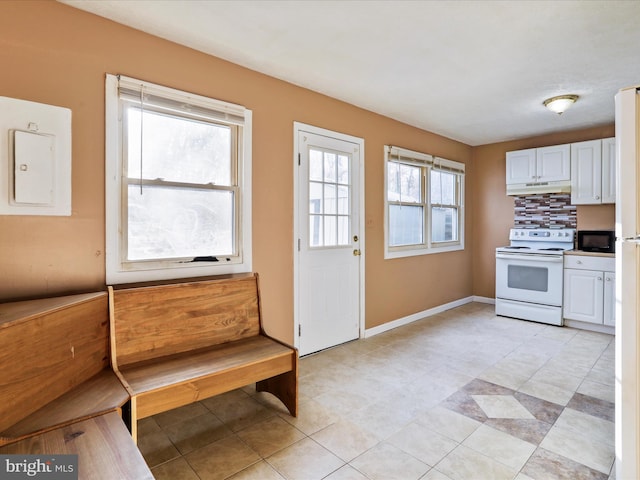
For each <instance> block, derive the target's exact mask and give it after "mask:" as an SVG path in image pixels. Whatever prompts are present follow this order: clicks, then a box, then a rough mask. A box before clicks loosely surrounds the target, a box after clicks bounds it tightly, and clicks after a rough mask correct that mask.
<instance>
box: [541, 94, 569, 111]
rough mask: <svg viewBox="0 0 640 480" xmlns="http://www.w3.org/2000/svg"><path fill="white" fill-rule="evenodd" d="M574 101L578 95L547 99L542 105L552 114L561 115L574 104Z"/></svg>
mask: <svg viewBox="0 0 640 480" xmlns="http://www.w3.org/2000/svg"><path fill="white" fill-rule="evenodd" d="M576 100H578V95H559V96H557V97H551V98H547V99H546V100H545V101H544V102H542V104H543V105H544V106H545V107H547V108H548V109H549V110H551V111H552V112H555V113H557V114H558V115H562V114H563V113H564V111H565V110H566V109H567V108H569V107H570V106H571V105H573V104H574V103H576Z"/></svg>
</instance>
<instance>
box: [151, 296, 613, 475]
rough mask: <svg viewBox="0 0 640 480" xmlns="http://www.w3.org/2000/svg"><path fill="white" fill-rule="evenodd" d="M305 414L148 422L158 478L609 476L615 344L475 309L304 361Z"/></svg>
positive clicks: (182, 411) (229, 401)
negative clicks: (294, 416)
mask: <svg viewBox="0 0 640 480" xmlns="http://www.w3.org/2000/svg"><path fill="white" fill-rule="evenodd" d="M299 374H300V384H299V392H300V413H299V416H298V418H292V417H290V416H289V415H288V413H287V412H286V411H285V409H284V407H283V406H282V405H280V404H279V402H278V400H276V399H275V398H274V397H272V396H271V395H269V394H264V393H256V392H255V389H253V388H249V387H247V388H244V389H241V390H236V391H234V392H231V393H228V394H225V395H220V396H218V397H214V398H211V399H208V400H204V401H201V402H199V403H195V404H192V405H188V406H186V407H182V408H178V409H176V410H173V411H170V412H166V413H163V414H159V415H156V416H155V417H151V418H147V419H144V420H142V421H141V422H140V423H139V447H140V449H141V451H142V452H143V455H144V457H145V459H146V460H147V462H148V464H149V465H150V467H151V468H152V471H153V474H154V475H155V477H156V478H157V479H171V480H180V479H189V480H191V479H203V480H204V479H207V480H209V479H224V478H231V479H234V480H239V479H259V480H269V479H283V478H284V479H291V480H293V479H301V480H314V479H323V478H324V479H328V480H347V479H354V480H355V479H381V480H387V479H402V480H413V479H424V480H447V479H450V480H469V479H479V480H483V479H487V480H499V479H516V480H529V479H534V480H553V479H567V480H569V479H571V480H581V479H590V480H599V479H602V480H607V479H609V478H613V476H614V472H613V462H614V424H613V421H614V418H613V415H614V404H613V401H614V389H613V379H614V341H613V337H612V336H609V335H604V334H598V333H592V332H587V331H581V330H575V329H570V328H558V327H553V326H548V325H541V324H536V323H532V322H525V321H519V320H513V319H508V318H503V317H496V316H495V315H494V313H493V306H492V305H485V304H480V303H471V304H468V305H464V306H462V307H459V308H456V309H453V310H449V311H447V312H445V313H442V314H439V315H436V316H433V317H429V318H427V319H424V320H421V321H418V322H414V323H412V324H410V325H407V326H404V327H400V328H397V329H394V330H391V331H388V332H386V333H383V334H380V335H377V336H374V337H371V338H369V339H364V340H358V341H354V342H351V343H348V344H345V345H342V346H340V347H336V348H333V349H330V350H327V351H325V352H321V353H319V354H316V355H312V356H308V357H305V358H303V359H301V361H300V373H299Z"/></svg>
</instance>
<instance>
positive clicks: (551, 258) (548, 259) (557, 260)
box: [496, 253, 562, 263]
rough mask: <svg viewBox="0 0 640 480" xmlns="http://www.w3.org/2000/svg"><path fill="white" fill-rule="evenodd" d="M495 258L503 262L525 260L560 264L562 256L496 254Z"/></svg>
mask: <svg viewBox="0 0 640 480" xmlns="http://www.w3.org/2000/svg"><path fill="white" fill-rule="evenodd" d="M496 258H501V259H504V260H526V261H529V262H544V263H562V256H556V255H518V254H512V253H496Z"/></svg>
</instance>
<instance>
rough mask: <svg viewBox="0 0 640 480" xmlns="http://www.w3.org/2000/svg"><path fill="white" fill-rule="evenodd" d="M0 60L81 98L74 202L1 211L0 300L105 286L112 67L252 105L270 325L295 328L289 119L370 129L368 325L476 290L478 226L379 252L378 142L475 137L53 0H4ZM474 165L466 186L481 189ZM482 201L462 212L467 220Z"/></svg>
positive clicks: (428, 145) (29, 78)
mask: <svg viewBox="0 0 640 480" xmlns="http://www.w3.org/2000/svg"><path fill="white" fill-rule="evenodd" d="M0 65H2V75H0V94H1V95H4V96H8V97H14V98H21V99H27V100H31V101H36V102H42V103H48V104H53V105H60V106H64V107H68V108H71V110H72V112H73V146H72V150H73V152H72V153H73V160H72V161H73V164H72V170H73V178H72V192H73V193H72V195H73V200H72V201H73V205H72V215H71V217H37V216H0V301H7V300H13V299H23V298H31V297H42V296H51V295H58V294H63V293H71V292H79V291H90V290H102V289H104V288H105V285H104V275H105V271H104V248H105V241H104V223H105V222H104V208H105V205H104V141H105V140H104V77H105V74H106V73H113V74H118V73H120V74H124V75H128V76H131V77H136V78H141V79H143V80H147V81H150V82H154V83H159V84H163V85H166V86H170V87H174V88H178V89H182V90H187V91H191V92H195V93H198V94H201V95H206V96H210V97H214V98H218V99H221V100H225V101H228V102H233V103H238V104H242V105H245V106H246V107H248V108H250V109H252V110H253V121H254V123H253V179H254V187H253V235H254V238H253V245H254V270H255V271H257V272H259V273H260V279H261V290H262V296H263V313H264V317H265V323H266V327H267V330H268V331H269V332H270V333H272V334H274V335H276V336H278V337H280V338H282V339H283V340H286V341H292V337H293V258H294V257H293V256H294V253H293V250H292V244H293V242H292V238H293V218H292V210H293V164H292V158H293V122H294V121H299V122H304V123H308V124H311V125H315V126H318V127H323V128H327V129H331V130H335V131H339V132H342V133H346V134H350V135H354V136H357V137H362V138H364V139H365V159H366V160H365V161H366V163H365V182H366V188H365V194H366V213H365V215H366V216H365V220H366V225H367V227H366V232H365V234H366V245H365V253H366V266H365V268H366V291H365V295H366V325H367V327H368V328H371V327H374V326H377V325H380V324H383V323H385V322H388V321H391V320H395V319H398V318H401V317H404V316H406V315H410V314H413V313H416V312H419V311H423V310H425V309H428V308H431V307H434V306H437V305H441V304H443V303H446V302H449V301H453V300H457V299H460V298H464V297H467V296H469V295H471V294H472V293H473V289H472V287H473V284H472V276H471V272H472V264H471V250H472V249H471V247H470V246H473V245H474V242H473V239H472V238H470V237H469V235H468V236H467V237H468V243H467V245H468V247H467V249H466V250H465V251H464V252H453V253H446V254H439V255H426V256H422V257H412V258H407V259H396V260H384V259H383V232H384V228H383V166H384V157H383V145H384V144H387V143H392V144H395V145H400V146H403V147H406V148H409V149H414V150H419V151H423V152H426V153H430V154H434V155H438V156H442V157H445V158H450V159H452V160H457V161H461V162H465V163H467V164H469V162H470V159H471V152H472V149H471V148H470V147H468V146H466V145H463V144H461V143H458V142H454V141H451V140H448V139H445V138H443V137H439V136H437V135H434V134H431V133H429V132H425V131H421V130H418V129H416V128H412V127H409V126H407V125H404V124H401V123H398V122H396V121H393V120H390V119H388V118H385V117H382V116H379V115H376V114H373V113H370V112H367V111H364V110H361V109H358V108H356V107H353V106H351V105H347V104H345V103H342V102H339V101H337V100H334V99H331V98H328V97H325V96H322V95H320V94H317V93H313V92H310V91H308V90H305V89H302V88H298V87H295V86H293V85H291V84H287V83H285V82H281V81H279V80H276V79H274V78H271V77H267V76H265V75H261V74H259V73H256V72H253V71H250V70H247V69H244V68H241V67H239V66H237V65H233V64H230V63H228V62H225V61H223V60H220V59H217V58H214V57H211V56H207V55H204V54H202V53H199V52H196V51H194V50H190V49H188V48H185V47H182V46H179V45H176V44H173V43H170V42H167V41H164V40H161V39H159V38H156V37H153V36H150V35H147V34H144V33H141V32H139V31H136V30H132V29H130V28H127V27H124V26H121V25H117V24H115V23H112V22H110V21H107V20H104V19H101V18H99V17H96V16H93V15H90V14H87V13H85V12H81V11H79V10H76V9H73V8H71V7H68V6H65V5H62V4H59V3H56V2H53V1H29V2H22V1H17V2H16V1H2V2H0ZM491 168H496V167H494V166H493V165H492V166H491ZM474 172H475V169H473V168H470V169H469V173H468V175H467V186H468V188H467V199H470V198H472V197H473V196H474V192H476V191H477V189H476V188H475V186H474V185H475V184H476V179H475V178H474V176H475V173H474ZM485 181H486V179H485ZM499 186H500V185H496V188H498V187H499ZM468 203H469V202H468ZM495 203H499V202H495ZM477 210H478V209H477V208H474V209H473V210H472V209H471V208H470V209H469V210H468V212H467V217H466V224H467V228H468V231H469V232H471V225H472V216H473V212H475V211H477ZM478 230H479V229H478ZM474 248H475V247H474Z"/></svg>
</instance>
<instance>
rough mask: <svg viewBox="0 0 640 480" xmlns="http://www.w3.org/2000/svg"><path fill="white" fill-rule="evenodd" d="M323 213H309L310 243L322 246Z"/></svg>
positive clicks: (313, 245)
mask: <svg viewBox="0 0 640 480" xmlns="http://www.w3.org/2000/svg"><path fill="white" fill-rule="evenodd" d="M322 219H323V217H322V215H309V245H310V246H311V247H321V246H322V245H323V244H324V235H323V228H322V227H323V224H322V221H323V220H322Z"/></svg>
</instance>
